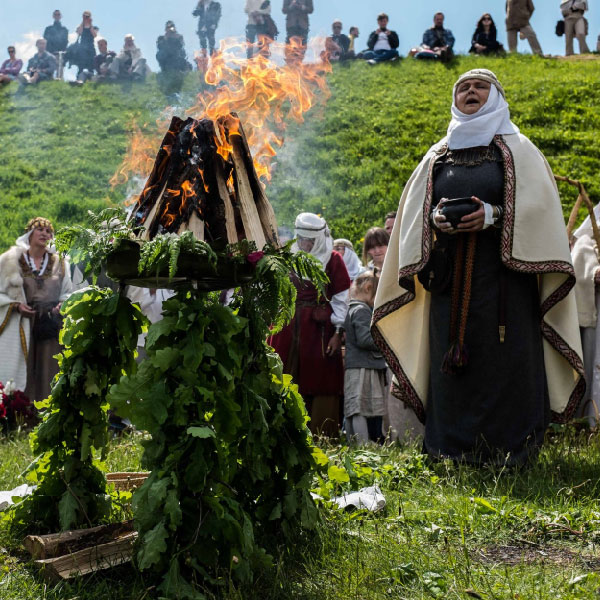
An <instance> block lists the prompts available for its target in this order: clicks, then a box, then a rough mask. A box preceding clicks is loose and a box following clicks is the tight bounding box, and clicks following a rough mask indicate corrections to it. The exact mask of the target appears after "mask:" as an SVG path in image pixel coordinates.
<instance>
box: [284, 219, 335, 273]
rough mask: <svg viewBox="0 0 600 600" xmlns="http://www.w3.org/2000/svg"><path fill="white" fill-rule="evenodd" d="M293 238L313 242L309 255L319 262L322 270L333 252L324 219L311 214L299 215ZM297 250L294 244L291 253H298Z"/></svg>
mask: <svg viewBox="0 0 600 600" xmlns="http://www.w3.org/2000/svg"><path fill="white" fill-rule="evenodd" d="M295 236H296V237H298V236H301V237H305V238H311V239H314V240H315V243H314V245H313V247H312V250H311V251H310V254H312V256H314V257H315V258H316V259H317V260H318V261H320V263H321V264H322V265H323V268H325V267H326V266H327V263H328V262H329V259H330V258H331V253H332V252H333V239H332V238H331V232H330V231H329V227H327V222H326V221H325V219H322V218H321V217H319V216H318V215H315V214H313V213H300V214H299V215H298V216H297V217H296V223H295ZM299 250H300V248H298V243H297V242H294V244H293V246H292V252H298V251H299Z"/></svg>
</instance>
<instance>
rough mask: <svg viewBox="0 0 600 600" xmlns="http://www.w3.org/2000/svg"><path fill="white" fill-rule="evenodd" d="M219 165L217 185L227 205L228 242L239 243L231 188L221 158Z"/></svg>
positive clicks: (218, 161)
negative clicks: (230, 194)
mask: <svg viewBox="0 0 600 600" xmlns="http://www.w3.org/2000/svg"><path fill="white" fill-rule="evenodd" d="M215 162H216V165H217V172H216V178H217V187H218V188H219V196H220V197H221V201H222V202H223V206H224V207H225V227H226V229H227V242H228V243H229V244H237V243H238V234H237V229H236V227H235V212H234V210H233V204H231V198H230V197H229V190H228V189H227V183H226V181H225V173H224V171H223V164H222V163H221V161H220V160H219V159H217V160H216V161H215Z"/></svg>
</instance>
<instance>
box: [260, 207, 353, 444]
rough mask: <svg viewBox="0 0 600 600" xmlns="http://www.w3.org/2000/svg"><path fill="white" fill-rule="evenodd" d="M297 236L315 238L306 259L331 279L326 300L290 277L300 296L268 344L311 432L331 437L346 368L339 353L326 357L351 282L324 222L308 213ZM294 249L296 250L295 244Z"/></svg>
mask: <svg viewBox="0 0 600 600" xmlns="http://www.w3.org/2000/svg"><path fill="white" fill-rule="evenodd" d="M295 229H296V237H297V236H302V237H305V238H311V239H314V245H313V248H312V250H311V251H310V254H312V255H313V256H314V257H315V258H317V259H318V260H319V261H320V262H321V264H322V265H323V268H324V269H325V273H326V274H327V276H328V277H329V283H328V284H327V288H326V297H325V298H323V297H322V298H318V293H317V288H316V287H315V286H314V285H313V284H312V283H311V282H310V281H306V280H300V279H298V278H297V277H295V276H293V281H294V285H295V286H296V290H297V292H298V295H297V297H296V314H295V316H294V319H293V320H292V322H291V323H290V324H289V325H287V327H285V328H284V329H283V330H282V331H280V332H279V333H278V334H276V335H274V336H272V337H271V338H270V339H269V343H270V344H271V345H272V346H273V348H275V350H276V351H277V353H278V354H279V356H280V357H281V360H282V361H283V366H284V372H285V373H289V374H290V375H292V376H293V377H294V382H295V383H297V384H298V388H299V391H300V393H301V394H302V396H303V397H304V400H305V401H306V404H307V409H308V413H309V415H310V416H311V423H310V427H311V430H312V431H313V432H317V431H323V432H324V433H327V434H328V435H335V434H337V432H338V429H339V419H340V398H341V396H342V393H343V390H344V365H343V361H342V356H341V354H340V353H339V352H337V353H336V354H334V355H333V356H328V355H327V354H326V351H327V345H328V343H329V340H330V339H331V338H332V337H333V335H334V333H335V332H336V329H340V328H342V327H343V326H344V321H345V320H346V313H347V311H348V305H347V301H348V290H349V289H350V277H349V276H348V271H347V269H346V265H345V264H344V259H343V258H342V256H341V255H340V254H339V253H337V252H335V251H334V250H333V240H332V238H331V234H330V232H329V227H327V223H326V222H325V220H324V219H322V218H321V217H318V216H317V215H314V214H312V213H301V214H300V215H298V217H297V219H296V226H295ZM292 250H293V251H295V252H297V251H298V250H299V248H298V244H297V243H295V244H294V245H293V246H292Z"/></svg>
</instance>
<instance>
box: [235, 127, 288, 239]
mask: <svg viewBox="0 0 600 600" xmlns="http://www.w3.org/2000/svg"><path fill="white" fill-rule="evenodd" d="M238 127H239V132H240V136H237V135H234V136H232V139H231V141H232V145H233V147H234V149H235V148H236V144H234V143H233V142H234V141H238V142H239V143H241V149H240V151H241V154H242V158H243V160H244V164H245V165H246V172H247V173H248V179H249V181H250V186H251V188H252V195H253V197H254V202H255V203H256V209H257V210H258V216H259V218H260V221H261V224H262V228H263V231H264V234H265V237H266V238H267V241H268V242H269V243H271V244H273V245H275V246H278V245H279V237H278V235H277V219H276V217H275V211H274V210H273V207H272V206H271V203H270V202H269V199H268V198H267V195H266V194H265V189H264V187H263V185H262V183H261V182H260V179H259V178H258V175H257V174H256V169H255V168H254V160H253V159H252V153H251V152H250V147H249V146H248V140H247V139H246V134H245V133H244V129H243V127H242V124H241V123H239V126H238Z"/></svg>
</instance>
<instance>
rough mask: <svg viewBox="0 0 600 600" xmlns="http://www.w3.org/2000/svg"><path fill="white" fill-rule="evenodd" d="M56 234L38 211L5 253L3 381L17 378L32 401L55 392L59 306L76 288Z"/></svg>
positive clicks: (0, 271)
mask: <svg viewBox="0 0 600 600" xmlns="http://www.w3.org/2000/svg"><path fill="white" fill-rule="evenodd" d="M53 236H54V229H53V227H52V223H50V221H49V220H48V219H44V218H42V217H36V218H34V219H31V220H30V221H29V223H28V224H27V228H26V233H25V234H24V235H22V236H21V237H20V238H18V239H17V241H16V244H15V245H14V246H13V247H12V248H10V249H9V250H7V251H6V252H4V254H2V255H1V256H0V381H2V382H3V383H6V382H7V381H8V380H12V381H13V382H14V385H15V388H16V389H18V390H23V391H24V392H25V394H26V395H27V396H28V397H29V399H30V400H31V401H32V402H33V401H39V400H44V399H45V398H46V397H47V396H48V395H49V394H50V384H51V382H52V379H53V377H54V375H55V374H56V373H57V372H58V362H57V361H56V359H55V358H54V356H55V355H56V354H58V353H59V352H60V345H59V343H58V332H59V330H60V327H61V324H62V320H61V317H60V307H61V304H62V302H63V301H64V300H66V299H67V298H68V297H69V295H70V294H71V291H72V285H71V276H70V269H69V265H68V262H67V261H66V259H63V258H61V257H60V256H59V255H58V254H57V253H56V251H55V249H54V248H53V247H52V245H51V241H52V238H53Z"/></svg>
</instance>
